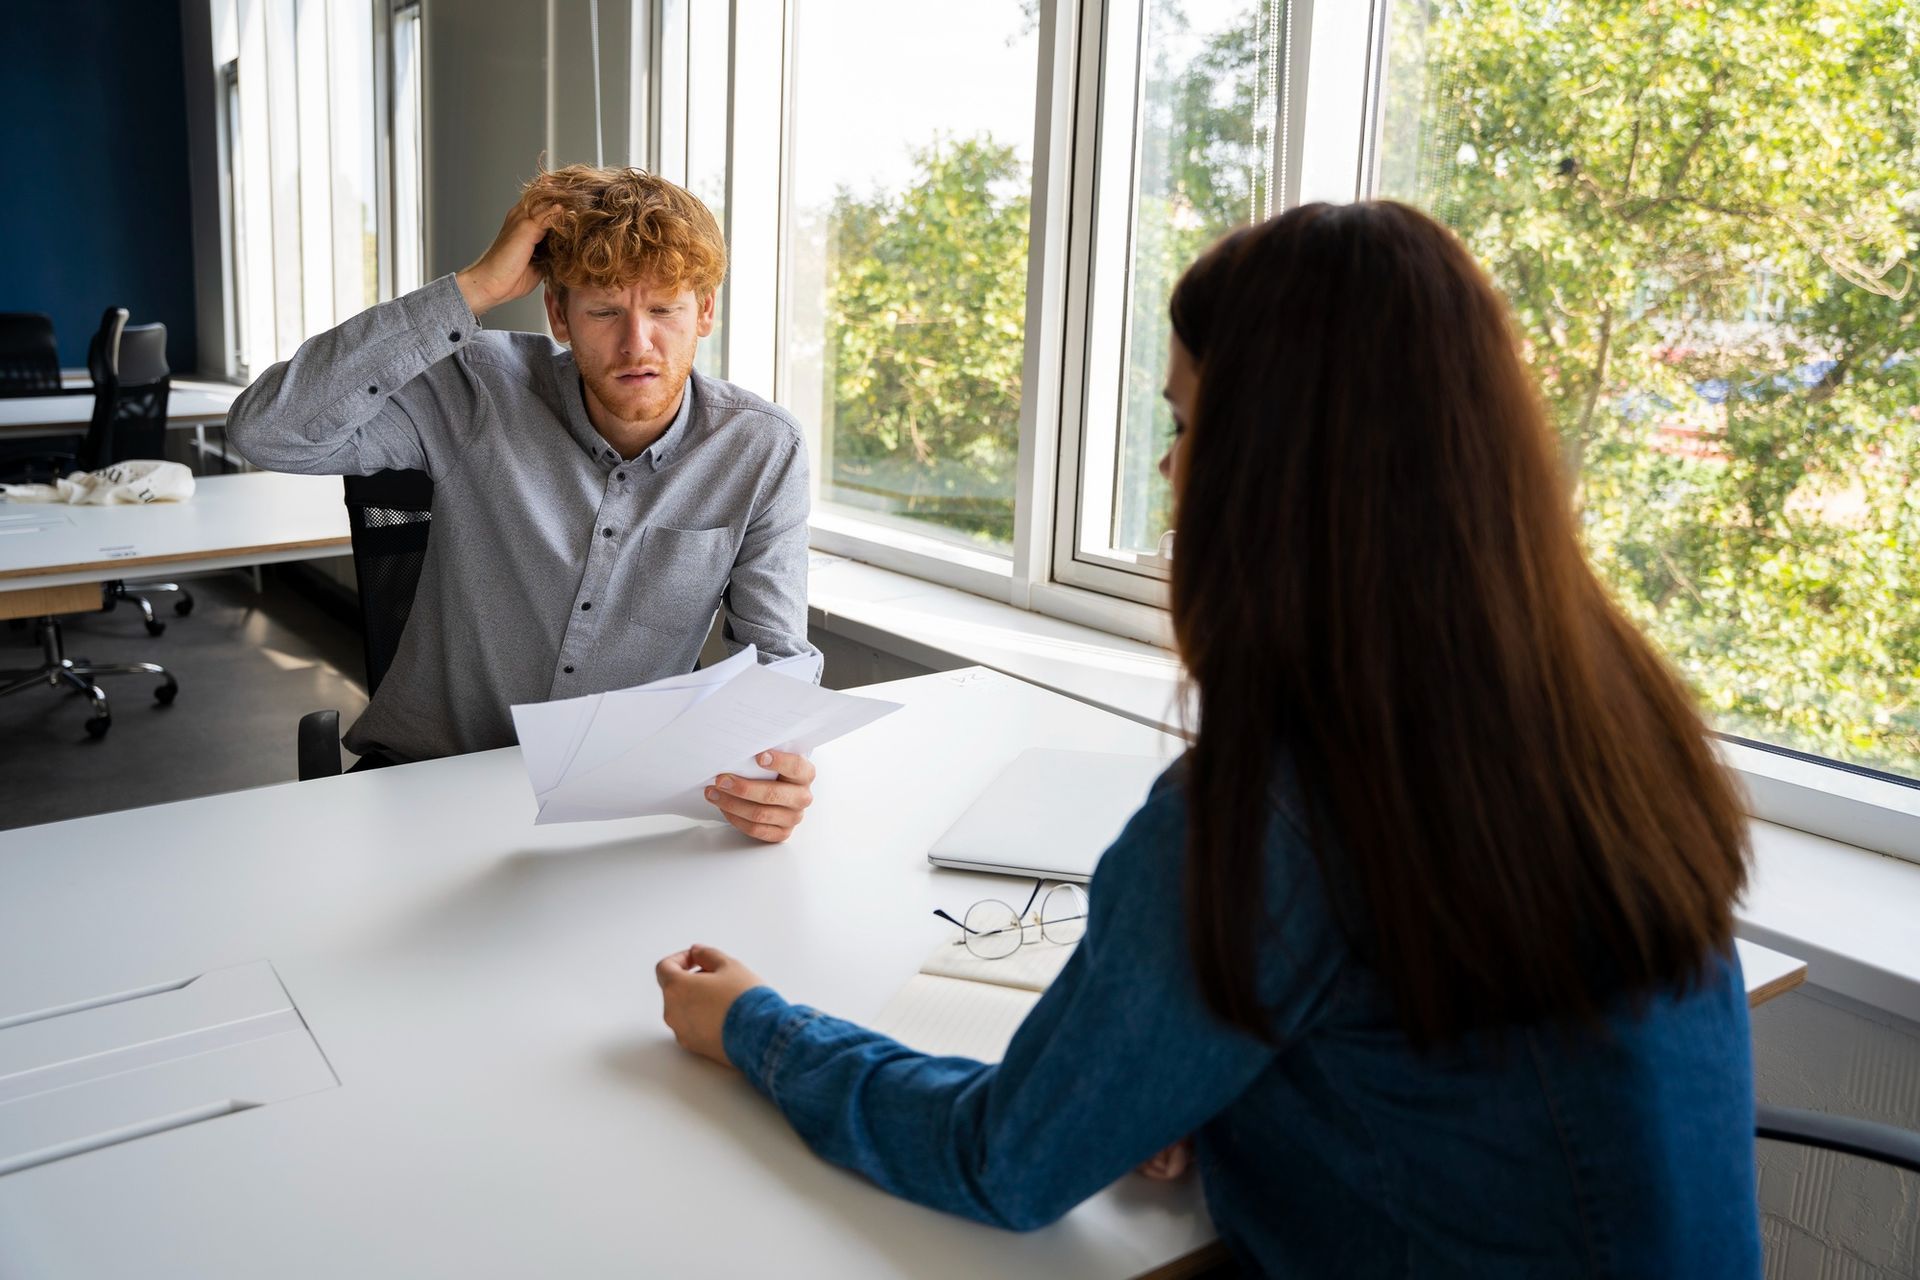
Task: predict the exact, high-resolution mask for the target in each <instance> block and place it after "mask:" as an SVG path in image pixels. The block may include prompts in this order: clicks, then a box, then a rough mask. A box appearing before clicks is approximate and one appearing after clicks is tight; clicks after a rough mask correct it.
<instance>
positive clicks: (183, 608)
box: [173, 596, 193, 618]
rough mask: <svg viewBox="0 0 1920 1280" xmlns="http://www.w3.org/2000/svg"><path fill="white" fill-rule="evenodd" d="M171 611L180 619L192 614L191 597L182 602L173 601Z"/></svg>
mask: <svg viewBox="0 0 1920 1280" xmlns="http://www.w3.org/2000/svg"><path fill="white" fill-rule="evenodd" d="M173 611H174V613H175V614H176V615H177V616H179V617H182V618H184V617H186V616H187V615H188V614H190V613H192V612H193V597H192V596H188V597H187V598H186V599H184V600H175V601H174V602H173Z"/></svg>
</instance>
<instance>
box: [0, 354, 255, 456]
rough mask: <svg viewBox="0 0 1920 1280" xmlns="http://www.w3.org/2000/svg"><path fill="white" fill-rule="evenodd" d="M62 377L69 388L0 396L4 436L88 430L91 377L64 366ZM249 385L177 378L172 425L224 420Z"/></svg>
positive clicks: (170, 405)
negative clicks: (55, 392)
mask: <svg viewBox="0 0 1920 1280" xmlns="http://www.w3.org/2000/svg"><path fill="white" fill-rule="evenodd" d="M61 380H62V382H64V383H65V384H66V385H67V388H68V393H67V394H65V395H57V396H6V397H0V439H5V438H7V437H9V436H51V435H71V434H78V433H80V432H83V431H85V430H86V429H87V423H88V422H89V421H91V420H92V418H93V396H92V395H91V394H83V390H84V389H85V388H87V387H88V386H89V385H90V384H89V382H88V380H87V377H86V375H85V374H80V375H78V376H77V377H76V376H75V375H73V374H70V373H66V372H64V371H63V372H62V375H61ZM244 390H245V388H244V387H237V386H235V385H234V384H233V383H231V382H208V381H205V380H203V379H199V378H175V379H173V385H172V387H171V388H169V390H168V392H167V426H168V427H169V428H186V427H193V428H195V429H196V431H204V430H205V428H207V427H212V426H219V425H220V424H221V423H223V422H225V421H226V420H227V414H228V412H229V411H231V410H232V408H233V402H234V400H236V399H237V398H238V397H239V395H240V393H241V392H242V391H244ZM203 443H204V440H203Z"/></svg>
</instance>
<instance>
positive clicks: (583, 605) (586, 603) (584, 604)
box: [580, 600, 593, 613]
mask: <svg viewBox="0 0 1920 1280" xmlns="http://www.w3.org/2000/svg"><path fill="white" fill-rule="evenodd" d="M591 608H593V601H591V600H582V601H581V602H580V611H581V612H582V613H585V612H586V611H587V610H588V609H591Z"/></svg>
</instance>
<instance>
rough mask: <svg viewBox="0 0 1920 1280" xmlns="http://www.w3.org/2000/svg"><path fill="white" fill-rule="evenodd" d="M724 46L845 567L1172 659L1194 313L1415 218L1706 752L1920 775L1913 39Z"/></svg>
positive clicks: (1083, 11)
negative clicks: (1176, 400) (1319, 231)
mask: <svg viewBox="0 0 1920 1280" xmlns="http://www.w3.org/2000/svg"><path fill="white" fill-rule="evenodd" d="M662 3H663V4H666V5H667V6H668V8H669V9H674V8H676V7H678V6H680V5H683V4H684V3H685V0H662ZM717 8H718V10H719V11H727V12H730V13H731V14H732V19H733V22H734V24H735V27H734V29H733V30H732V32H731V34H730V45H729V47H730V53H729V59H728V62H727V63H726V66H725V72H726V74H727V76H728V77H730V80H729V81H728V85H727V87H724V88H718V89H717V93H718V96H719V98H720V100H722V101H723V102H724V103H725V104H726V106H727V109H728V116H727V120H728V123H727V126H726V137H725V142H724V146H723V147H720V148H718V149H719V150H722V151H724V153H725V157H726V167H725V173H726V181H725V183H724V184H720V183H718V182H717V181H715V180H714V179H713V178H711V177H706V178H703V179H702V180H703V181H705V182H706V183H707V184H708V185H709V187H710V188H711V189H713V190H716V191H719V190H721V189H722V188H723V189H724V194H725V197H726V199H727V201H728V208H729V211H730V215H731V216H730V217H729V221H728V229H729V233H730V235H731V236H732V237H733V238H734V248H735V254H736V262H737V263H738V264H739V267H738V269H737V271H736V274H735V276H734V278H733V280H732V281H730V284H729V290H730V292H729V295H728V316H727V322H728V325H729V326H730V328H733V327H744V331H750V332H751V333H752V334H753V335H754V339H753V341H752V342H739V341H736V342H733V343H731V344H730V345H729V350H730V351H731V352H733V353H735V354H736V355H738V354H745V355H746V356H748V357H751V361H752V363H751V367H746V368H736V369H735V376H737V377H739V378H740V379H741V380H742V381H744V382H746V383H747V385H749V386H751V387H753V388H754V389H755V390H762V391H766V390H769V389H771V392H772V394H773V395H774V396H775V397H776V398H777V399H780V400H781V401H782V402H783V403H784V404H786V405H787V406H788V407H789V408H790V409H792V410H793V411H794V412H795V414H796V415H797V416H798V417H799V418H800V420H801V421H802V423H803V424H804V425H805V426H806V427H807V428H808V430H809V432H810V435H811V438H812V443H813V446H814V449H815V460H816V467H815V472H816V477H817V479H818V482H819V486H820V491H819V499H820V500H819V502H818V503H817V504H816V508H815V512H816V539H817V541H818V542H819V543H820V545H823V546H826V547H829V548H830V549H832V550H835V551H842V552H846V553H849V554H853V555H856V556H860V557H863V558H867V559H870V560H873V561H875V562H876V563H881V564H885V565H889V566H891V567H895V568H904V569H907V570H908V571H910V572H915V573H920V574H923V575H925V576H927V577H930V578H933V579H936V580H939V581H943V582H948V583H952V584H955V585H961V586H965V587H967V588H968V589H971V590H974V591H979V592H982V593H985V594H989V595H994V596H998V597H1000V598H1004V599H1008V600H1011V601H1013V602H1014V603H1016V604H1020V605H1024V606H1027V607H1031V608H1037V609H1045V610H1050V611H1053V612H1057V613H1062V614H1064V615H1066V616H1069V617H1074V618H1077V619H1081V620H1087V621H1095V622H1097V623H1099V624H1100V625H1103V626H1108V627H1110V628H1112V629H1115V630H1121V631H1127V632H1130V633H1131V634H1134V635H1136V636H1144V637H1151V636H1153V635H1154V634H1155V633H1156V632H1155V628H1156V627H1159V626H1161V625H1162V619H1161V618H1160V617H1159V615H1157V614H1156V613H1154V612H1153V610H1152V609H1151V608H1150V607H1149V606H1153V605H1158V604H1163V603H1164V601H1165V577H1166V574H1167V571H1168V565H1169V563H1170V562H1169V560H1168V558H1167V557H1168V556H1169V555H1173V556H1177V546H1176V545H1175V542H1174V539H1175V538H1176V537H1177V535H1175V534H1174V533H1173V531H1171V530H1170V529H1169V528H1168V526H1169V524H1170V520H1171V513H1170V510H1169V505H1170V504H1169V495H1168V493H1167V490H1166V488H1165V486H1164V484H1163V483H1162V481H1161V480H1160V478H1159V475H1158V473H1157V469H1156V464H1157V462H1158V459H1159V457H1160V455H1161V453H1162V451H1163V450H1164V448H1165V445H1166V442H1167V437H1168V433H1169V426H1170V424H1169V423H1168V420H1167V417H1166V411H1165V409H1164V407H1163V405H1162V403H1161V399H1160V390H1161V384H1162V381H1163V379H1164V376H1165V360H1166V349H1167V339H1168V325H1167V321H1166V304H1167V297H1168V293H1169V291H1170V289H1171V287H1172V284H1173V282H1174V281H1175V280H1176V279H1177V278H1178V275H1179V273H1180V272H1181V271H1182V270H1183V269H1184V268H1185V266H1186V265H1187V264H1188V263H1189V262H1190V261H1191V260H1192V259H1193V257H1194V256H1195V255H1197V254H1198V253H1199V252H1200V251H1202V250H1203V249H1204V248H1205V247H1206V246H1208V245H1209V244H1211V243H1212V242H1213V241H1214V240H1216V239H1217V238H1218V237H1219V236H1220V235H1222V234H1224V233H1225V232H1227V231H1228V230H1230V229H1231V228H1233V227H1236V226H1239V225H1242V224H1245V223H1248V222H1251V221H1257V220H1259V219H1262V218H1265V217H1267V216H1270V215H1271V214H1272V213H1274V212H1278V211H1279V210H1281V209H1283V208H1285V207H1287V206H1288V205H1289V204H1290V203H1294V202H1297V201H1301V200H1311V199H1330V200H1352V199H1355V198H1360V197H1366V196H1370V195H1385V196H1392V197H1396V198H1400V199H1404V200H1408V201H1411V202H1414V203H1416V204H1419V205H1421V206H1423V207H1425V208H1427V209H1429V210H1431V211H1432V212H1433V213H1434V214H1436V215H1437V216H1438V217H1440V218H1442V219H1443V220H1444V221H1446V222H1448V223H1449V224H1450V225H1451V226H1453V227H1454V228H1455V229H1456V230H1457V231H1458V232H1459V233H1460V234H1461V235H1462V236H1463V237H1464V238H1465V240H1466V242H1467V243H1468V245H1469V246H1470V247H1471V248H1472V249H1473V251H1474V252H1475V254H1476V255H1477V256H1478V257H1479V258H1480V260H1481V261H1482V262H1484V263H1485V264H1486V265H1487V267H1488V269H1489V270H1490V271H1491V272H1492V273H1493V275H1494V277H1495V279H1496V281H1497V282H1498V283H1499V284H1500V285H1501V287H1502V288H1503V289H1504V290H1505V291H1506V292H1507V294H1508V296H1509V297H1510V298H1511V299H1512V301H1513V306H1514V314H1515V319H1516V323H1517V326H1518V330H1519V333H1520V337H1521V340H1522V341H1523V343H1524V344H1525V352H1526V355H1527V358H1528V359H1529V360H1530V361H1531V363H1532V366H1533V368H1534V370H1535V372H1536V374H1537V376H1538V378H1539V382H1540V386H1541V389H1542V393H1543V396H1544V398H1545V401H1546V403H1547V405H1548V407H1549V410H1550V412H1551V416H1552V421H1553V425H1554V427H1555V429H1556V430H1557V431H1558V432H1559V435H1560V439H1561V441H1562V443H1563V446H1564V451H1565V457H1566V459H1567V462H1568V468H1569V475H1570V478H1571V479H1572V480H1573V481H1574V482H1575V485H1576V490H1575V494H1574V497H1575V500H1576V502H1577V504H1578V507H1579V511H1580V517H1581V520H1582V527H1583V530H1584V536H1585V538H1586V540H1587V545H1588V548H1589V551H1590V553H1591V556H1592V559H1593V563H1594V564H1595V566H1596V568H1597V569H1598V571H1599V573H1600V574H1601V575H1602V577H1603V578H1604V580H1605V581H1606V582H1607V583H1608V584H1609V585H1610V586H1611V588H1612V589H1613V590H1614V592H1615V593H1616V594H1617V596H1618V598H1619V600H1620V601H1621V603H1622V605H1623V606H1624V607H1625V608H1626V609H1627V610H1628V611H1629V612H1630V613H1631V615H1632V616H1633V617H1634V619H1635V620H1636V621H1637V622H1638V623H1639V624H1640V625H1641V626H1642V627H1643V628H1644V629H1645V630H1646V632H1647V633H1648V634H1649V635H1650V636H1651V637H1653V639H1654V640H1655V641H1656V642H1657V643H1658V644H1659V645H1660V646H1661V647H1662V648H1663V649H1664V651H1665V652H1666V653H1667V654H1668V655H1670V657H1671V658H1672V659H1673V661H1674V662H1675V663H1676V664H1677V665H1678V667H1679V668H1680V670H1681V671H1682V672H1683V674H1684V675H1685V677H1686V678H1687V679H1688V680H1689V681H1691V682H1692V684H1693V686H1694V687H1695V688H1696V689H1697V690H1698V691H1699V694H1700V696H1701V698H1702V701H1703V704H1704V705H1705V707H1706V708H1707V710H1708V712H1709V714H1710V715H1711V716H1712V717H1713V718H1714V720H1715V722H1716V723H1717V724H1718V725H1719V726H1720V727H1721V728H1723V729H1724V730H1726V731H1728V732H1729V733H1732V734H1735V735H1744V736H1747V737H1750V738H1752V739H1755V740H1758V741H1760V742H1762V743H1766V744H1771V745H1775V746H1781V747H1787V748H1792V749H1795V750H1799V751H1804V752H1808V753H1811V754H1813V755H1815V756H1818V757H1820V758H1823V759H1826V760H1830V761H1837V762H1843V763H1846V764H1849V765H1858V766H1868V767H1870V768H1872V769H1877V770H1883V771H1890V772H1892V773H1895V774H1903V775H1920V758H1917V757H1916V751H1920V610H1916V609H1915V608H1914V607H1913V604H1912V601H1913V598H1914V594H1915V591H1914V589H1915V585H1916V580H1920V570H1916V569H1915V568H1914V567H1913V566H1915V565H1916V564H1920V481H1916V480H1915V476H1916V475H1920V360H1916V359H1915V340H1914V338H1913V337H1912V335H1913V334H1914V333H1915V332H1916V331H1920V326H1916V324H1915V322H1914V314H1915V312H1914V308H1915V300H1916V298H1920V280H1916V279H1915V278H1914V268H1913V266H1912V263H1913V261H1914V259H1915V256H1916V254H1920V176H1917V175H1920V97H1916V91H1915V89H1914V85H1915V83H1916V80H1915V76H1914V68H1915V67H1916V66H1920V10H1916V9H1915V7H1914V6H1913V5H1912V4H1911V3H1910V0H1821V2H1820V3H1817V4H1798V5H1785V4H1781V3H1778V2H1777V0H1719V2H1718V3H1715V4H1695V3H1664V2H1663V3H1658V4H1652V3H1638V2H1636V3H1626V2H1625V0H1621V2H1619V3H1608V4H1599V5H1569V4H1558V3H1533V2H1532V0H1352V3H1345V2H1342V3H1332V2H1331V0H1317V2H1316V3H1313V4H1306V3H1301V2H1299V0H1295V2H1292V3H1289V0H992V2H991V3H983V4H979V5H969V6H965V7H963V8H955V7H952V6H947V7H942V6H938V5H927V4H919V5H901V4H888V3H880V2H879V0H838V2H830V0H764V3H763V2H762V0H734V3H733V4H732V5H731V6H718V7H717ZM743 15H744V16H743ZM749 19H751V23H750V24H749ZM685 25H689V26H690V25H691V24H685ZM775 33H778V34H777V36H776V34H775ZM775 43H778V45H779V46H780V47H779V49H778V50H774V45H775ZM716 48H717V44H716V43H715V42H714V41H712V40H711V39H709V41H708V43H707V45H706V49H707V53H706V54H705V55H704V56H705V57H706V58H707V59H709V60H711V59H712V57H713V50H714V49H716ZM749 49H752V50H757V52H754V53H752V55H751V59H757V61H755V60H751V59H750V58H749V55H748V54H747V53H745V52H743V51H745V50H749ZM682 52H683V54H684V53H685V52H686V50H684V49H683V50H682ZM682 65H687V66H691V65H692V63H691V62H686V63H683V64H682ZM701 74H702V75H703V76H704V77H705V79H706V80H707V81H708V82H709V84H710V85H711V84H712V83H713V82H715V81H717V80H718V79H720V72H719V70H716V69H711V68H710V69H709V70H707V71H705V72H703V73H701ZM776 85H777V86H779V88H778V90H777V98H778V102H779V104H780V106H779V109H778V111H777V112H775V114H777V115H778V117H779V119H778V121H777V123H769V122H768V121H767V120H766V119H764V117H765V116H767V114H768V113H769V111H770V108H769V107H768V106H767V105H766V103H767V98H766V95H767V94H768V93H769V92H772V90H771V88H770V87H771V86H776ZM749 88H751V90H752V93H753V94H757V95H759V96H751V95H749V93H748V89H749ZM700 92H701V90H700V86H699V85H697V84H690V85H688V86H687V94H686V100H687V101H688V103H689V104H691V103H692V102H693V100H694V99H695V98H696V97H697V96H698V95H699V93H700ZM708 92H709V93H712V92H715V90H714V89H713V88H709V90H708ZM689 109H691V107H690V108H689ZM717 129H718V125H717V124H716V125H714V126H713V127H712V130H710V131H713V130H717ZM773 135H777V137H774V138H773V140H772V141H769V137H770V136H773ZM774 175H777V176H774ZM770 211H777V215H776V214H771V213H770ZM769 217H773V219H774V221H777V224H778V225H777V230H770V229H769V223H768V221H767V220H768V219H769ZM763 345H765V346H771V347H772V348H773V351H772V353H771V354H770V355H769V354H766V353H765V352H764V351H763V350H762V347H763ZM756 379H758V381H756ZM1161 634H1164V633H1163V632H1162V633H1161Z"/></svg>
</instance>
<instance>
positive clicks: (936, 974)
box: [873, 940, 1075, 1062]
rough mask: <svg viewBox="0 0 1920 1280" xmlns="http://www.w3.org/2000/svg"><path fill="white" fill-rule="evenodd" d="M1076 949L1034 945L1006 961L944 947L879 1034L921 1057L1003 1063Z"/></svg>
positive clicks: (902, 993)
mask: <svg viewBox="0 0 1920 1280" xmlns="http://www.w3.org/2000/svg"><path fill="white" fill-rule="evenodd" d="M1074 946H1075V944H1074V943H1065V944H1061V943H1054V942H1046V941H1043V940H1035V941H1032V942H1029V943H1027V945H1025V946H1023V947H1021V948H1020V949H1019V950H1018V951H1016V952H1014V953H1013V954H1012V955H1010V956H1007V957H1006V958H1004V959H1001V960H982V959H980V958H979V957H978V956H976V955H974V954H973V953H972V952H970V951H968V950H967V949H966V948H965V947H963V946H961V945H960V944H959V943H958V942H943V943H941V944H940V945H939V946H937V947H935V948H934V949H933V951H932V953H931V954H929V955H928V956H927V959H926V962H925V963H923V964H922V965H921V966H920V972H918V973H916V974H914V975H913V977H911V978H909V979H908V980H907V985H906V986H904V987H902V988H900V990H899V991H897V992H896V993H894V997H893V999H891V1000H889V1001H887V1004H886V1007H885V1008H884V1009H882V1010H881V1011H880V1016H879V1017H877V1018H875V1019H874V1021H873V1029H874V1030H876V1031H879V1032H881V1033H882V1034H885V1035H889V1036H892V1037H893V1038H894V1039H895V1040H898V1041H899V1042H900V1043H901V1044H904V1045H906V1046H907V1047H908V1048H910V1049H918V1050H920V1051H921V1052H922V1053H932V1054H938V1055H941V1056H954V1057H962V1058H973V1059H975V1060H977V1061H980V1062H998V1061H1000V1059H1001V1058H1003V1057H1005V1056H1006V1052H1007V1045H1008V1044H1009V1043H1010V1042H1011V1041H1012V1040H1013V1033H1014V1032H1015V1031H1017V1030H1018V1029H1019V1027H1020V1024H1021V1022H1022V1021H1024V1020H1025V1019H1026V1016H1027V1014H1028V1013H1029V1012H1031V1011H1032V1009H1033V1006H1034V1005H1036V1004H1038V1003H1039V1002H1040V993H1041V992H1043V991H1045V990H1046V989H1047V987H1048V985H1049V984H1051V983H1052V982H1053V980H1054V978H1055V977H1057V976H1059V973H1060V970H1061V969H1062V968H1064V967H1065V966H1066V963H1067V961H1068V959H1070V958H1071V957H1072V955H1073V948H1074Z"/></svg>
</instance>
